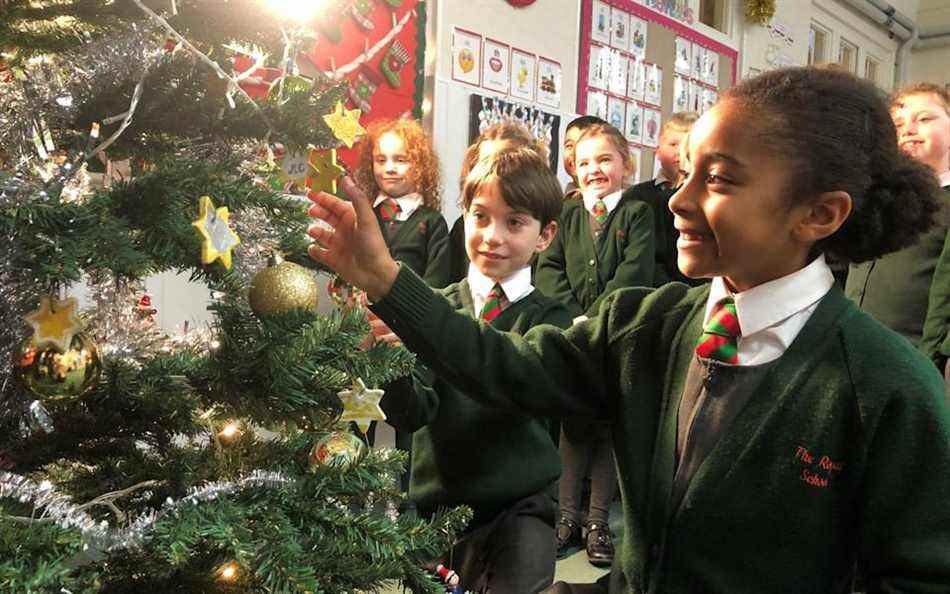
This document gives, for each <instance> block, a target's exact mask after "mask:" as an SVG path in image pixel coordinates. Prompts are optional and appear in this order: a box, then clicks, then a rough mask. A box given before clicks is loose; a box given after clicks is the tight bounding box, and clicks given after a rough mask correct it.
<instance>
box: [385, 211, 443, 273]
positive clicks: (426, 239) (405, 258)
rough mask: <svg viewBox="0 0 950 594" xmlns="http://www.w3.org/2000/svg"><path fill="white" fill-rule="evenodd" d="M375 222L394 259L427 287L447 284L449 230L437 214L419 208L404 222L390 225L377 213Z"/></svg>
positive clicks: (438, 213)
mask: <svg viewBox="0 0 950 594" xmlns="http://www.w3.org/2000/svg"><path fill="white" fill-rule="evenodd" d="M376 219H377V220H378V221H379V226H380V227H381V228H382V229H383V236H384V237H385V238H386V245H388V246H389V253H390V254H391V255H392V257H393V259H395V260H399V261H400V262H402V263H404V264H405V265H407V266H409V268H412V270H413V272H415V273H416V274H418V275H419V276H421V277H422V278H423V279H424V280H425V281H426V283H428V284H429V286H430V287H435V288H437V289H441V288H442V287H444V286H446V285H448V284H449V253H448V243H449V228H448V225H446V224H445V219H444V218H443V217H442V214H441V213H440V212H438V211H436V210H434V209H432V208H429V207H428V206H420V207H419V208H417V209H416V210H414V211H413V213H412V214H411V215H409V218H408V219H406V220H405V221H400V222H397V223H395V224H394V225H390V224H389V223H386V222H383V220H382V219H381V218H380V216H379V209H376Z"/></svg>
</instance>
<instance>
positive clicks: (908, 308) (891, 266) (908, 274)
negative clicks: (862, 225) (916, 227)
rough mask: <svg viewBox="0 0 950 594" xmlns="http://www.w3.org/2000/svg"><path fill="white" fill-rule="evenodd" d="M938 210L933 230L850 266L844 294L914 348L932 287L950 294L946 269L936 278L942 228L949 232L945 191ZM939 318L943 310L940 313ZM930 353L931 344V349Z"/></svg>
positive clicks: (949, 200)
mask: <svg viewBox="0 0 950 594" xmlns="http://www.w3.org/2000/svg"><path fill="white" fill-rule="evenodd" d="M942 200H943V209H942V210H941V211H940V214H939V215H938V221H937V225H935V226H934V228H933V229H931V230H930V231H928V232H927V233H924V234H923V235H922V236H921V237H920V239H919V240H918V241H917V243H915V244H914V245H911V246H910V247H906V248H904V249H902V250H900V251H897V252H894V253H891V254H888V255H886V256H884V257H882V258H879V259H877V260H874V261H871V262H864V263H862V264H852V265H851V268H850V270H849V271H848V282H847V284H846V285H845V293H846V294H847V295H848V297H850V298H851V299H852V300H853V301H854V302H855V303H857V304H858V307H860V308H861V309H863V310H864V311H866V312H868V313H869V314H871V315H872V316H874V318H876V319H877V320H878V321H879V322H881V323H882V324H884V325H885V326H887V327H888V328H890V329H891V330H894V331H895V332H897V333H899V334H901V335H902V336H904V337H905V338H907V339H908V340H910V342H911V343H912V344H913V345H914V346H918V345H920V342H921V337H922V335H923V331H924V320H925V319H926V318H927V316H928V315H929V314H928V310H929V307H930V306H929V304H928V301H929V296H930V292H931V286H932V284H933V283H934V282H938V284H942V285H943V286H942V287H938V290H942V291H947V290H950V276H948V271H947V266H948V264H945V265H944V266H943V267H942V269H943V270H942V272H941V275H940V276H939V277H937V276H935V270H936V269H937V265H938V262H939V261H940V260H941V258H942V256H941V253H942V251H943V247H944V245H943V244H944V242H945V240H946V236H947V229H948V227H950V190H946V189H945V190H944V191H943V193H942ZM943 313H944V315H946V314H947V310H946V309H945V310H944V311H943ZM930 350H932V345H931V347H930Z"/></svg>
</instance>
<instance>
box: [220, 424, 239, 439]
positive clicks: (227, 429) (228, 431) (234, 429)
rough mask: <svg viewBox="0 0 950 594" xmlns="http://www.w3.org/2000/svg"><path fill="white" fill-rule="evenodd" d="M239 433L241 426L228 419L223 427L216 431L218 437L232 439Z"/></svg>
mask: <svg viewBox="0 0 950 594" xmlns="http://www.w3.org/2000/svg"><path fill="white" fill-rule="evenodd" d="M240 434H241V426H240V425H239V424H238V423H237V422H235V421H230V422H229V423H228V424H227V425H225V426H224V428H223V429H221V431H220V432H219V433H218V437H221V438H222V439H233V438H235V437H237V436H238V435H240Z"/></svg>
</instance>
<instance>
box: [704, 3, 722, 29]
mask: <svg viewBox="0 0 950 594" xmlns="http://www.w3.org/2000/svg"><path fill="white" fill-rule="evenodd" d="M726 4H727V2H726V0H699V22H700V23H702V24H704V25H707V26H709V27H712V28H713V29H716V30H717V31H722V32H723V33H727V31H726V20H727V19H726Z"/></svg>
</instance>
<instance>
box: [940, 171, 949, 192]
mask: <svg viewBox="0 0 950 594" xmlns="http://www.w3.org/2000/svg"><path fill="white" fill-rule="evenodd" d="M937 177H938V178H939V179H940V187H941V188H946V187H947V186H950V169H948V170H946V171H944V172H943V173H941V174H940V175H938V176H937Z"/></svg>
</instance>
